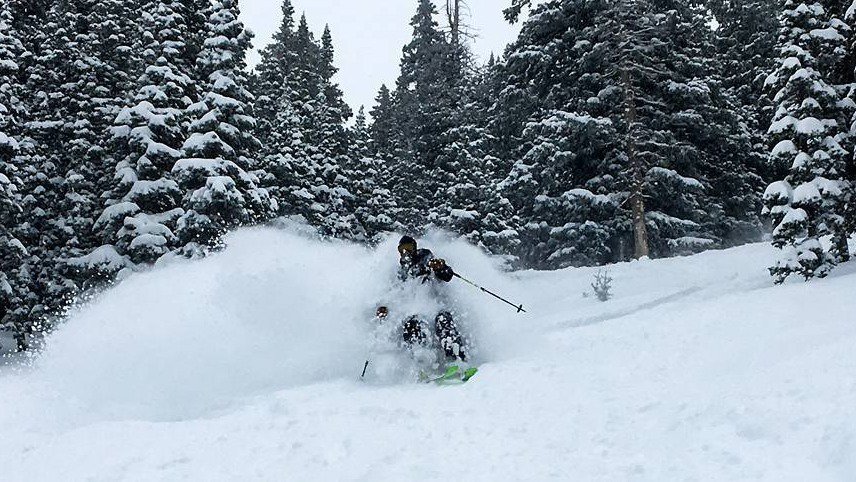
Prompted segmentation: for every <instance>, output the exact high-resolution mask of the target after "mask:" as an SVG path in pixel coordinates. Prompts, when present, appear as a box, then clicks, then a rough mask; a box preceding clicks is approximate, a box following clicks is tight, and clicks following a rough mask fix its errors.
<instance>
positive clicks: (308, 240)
mask: <svg viewBox="0 0 856 482" xmlns="http://www.w3.org/2000/svg"><path fill="white" fill-rule="evenodd" d="M397 240H398V238H397V236H396V237H390V238H389V239H388V240H386V241H385V242H383V243H382V244H381V245H380V246H379V247H378V248H376V249H373V250H369V249H367V248H364V247H360V246H357V245H353V244H347V243H344V242H338V241H331V242H327V241H323V242H322V241H319V240H317V239H315V238H312V237H309V236H306V235H301V234H296V233H295V232H293V231H289V230H283V229H274V228H257V229H246V230H241V231H238V232H236V233H234V234H232V235H231V236H230V237H229V238H228V240H227V243H228V246H229V247H228V248H227V249H226V250H225V251H224V252H222V253H219V254H217V255H214V256H211V257H210V258H208V259H205V260H201V261H193V262H191V261H180V262H175V263H168V264H167V265H166V266H159V267H157V268H154V269H152V270H150V271H148V272H145V273H141V274H138V275H134V276H132V277H130V278H129V279H127V280H125V281H124V282H122V283H121V284H120V285H118V286H117V287H115V288H113V289H111V290H109V291H108V292H106V293H104V294H103V295H102V296H100V297H99V298H98V299H97V300H95V301H94V302H92V303H90V304H88V305H87V306H84V307H82V308H80V309H77V310H76V311H75V312H74V313H72V314H71V315H70V316H69V319H68V321H67V323H65V324H64V325H63V326H62V327H61V328H60V329H59V330H58V331H57V332H56V333H55V334H54V335H52V336H51V337H50V338H49V340H48V341H47V348H46V349H45V352H44V353H43V354H42V356H41V357H40V358H39V359H38V360H37V361H36V363H35V366H34V367H33V369H32V370H31V372H30V373H28V374H27V375H26V378H28V380H27V382H26V387H24V390H26V391H28V392H30V393H31V394H33V395H34V396H37V397H39V398H43V399H44V400H43V401H44V402H45V403H52V405H50V406H49V407H46V406H44V405H43V404H39V403H31V402H23V401H22V403H12V405H18V406H19V410H27V409H28V408H27V407H29V409H32V410H34V411H38V412H39V413H41V415H40V416H39V417H36V418H43V417H44V414H45V413H50V414H51V415H52V416H56V417H58V418H66V417H67V418H69V419H75V420H81V419H84V420H85V419H86V418H88V417H94V418H95V419H96V420H99V419H142V420H156V421H162V420H180V419H185V418H188V417H195V416H204V415H206V414H210V413H215V412H216V411H217V410H219V409H226V408H228V407H229V406H231V405H233V404H234V403H238V402H239V401H240V400H242V399H246V398H248V397H254V396H258V395H263V394H265V393H271V392H275V391H277V390H281V389H284V388H289V387H295V386H300V385H307V384H313V383H318V382H326V381H333V380H340V379H349V380H356V378H357V377H358V376H359V372H360V370H361V369H362V365H363V362H364V361H365V359H366V357H367V356H368V347H369V338H370V333H371V332H372V326H373V324H374V323H375V321H374V320H373V316H374V311H375V308H376V307H377V306H378V305H379V304H388V305H390V307H391V311H392V313H393V316H391V317H390V323H392V322H395V323H396V325H397V323H398V321H399V320H400V319H401V318H402V317H404V316H405V315H407V314H413V313H414V312H415V313H418V314H420V315H422V316H425V317H429V316H433V314H430V313H431V311H432V310H433V307H432V306H431V305H430V303H427V304H426V303H422V304H419V303H420V302H419V299H418V298H419V297H415V298H414V297H409V298H408V297H407V296H406V295H407V290H406V289H402V288H401V287H400V283H399V282H398V281H397V279H396V270H397V267H398V257H397V252H396V244H397ZM422 245H424V246H425V247H429V248H431V249H433V250H434V252H435V253H437V254H438V256H442V257H444V258H445V259H447V260H448V262H449V264H450V265H451V266H453V267H454V268H455V269H456V270H458V271H460V272H461V273H464V274H466V275H467V276H470V277H472V279H473V280H474V281H482V282H485V283H491V286H495V287H496V289H501V290H505V291H507V292H509V293H513V292H514V290H513V285H514V283H513V282H512V281H511V280H510V279H508V278H506V277H505V276H503V275H502V274H500V273H499V271H498V269H497V268H496V266H495V261H494V260H492V259H491V258H488V257H486V256H484V255H483V254H481V252H480V251H479V250H478V249H477V248H475V247H472V246H470V245H467V244H466V243H464V242H461V241H454V240H451V239H448V238H445V237H444V236H443V235H441V234H434V235H432V236H430V237H429V239H428V240H426V241H424V242H422ZM413 288H414V289H416V290H419V289H422V287H421V286H415V287H413ZM437 288H438V289H446V290H448V294H447V302H451V303H452V304H453V306H455V307H456V308H459V311H460V315H461V318H462V320H461V324H462V325H463V329H465V330H466V331H467V333H468V334H469V335H470V336H471V337H472V339H473V340H474V349H475V354H476V355H475V356H476V357H477V358H480V359H481V360H487V359H490V358H492V357H494V358H495V357H501V356H504V354H507V353H508V352H507V351H505V350H503V349H501V347H502V343H503V342H508V341H510V340H519V336H520V333H514V332H513V330H514V328H515V327H517V326H518V325H516V324H515V320H514V316H520V315H516V314H515V313H514V310H512V309H510V308H508V307H505V306H503V305H502V304H500V303H499V302H498V301H495V300H492V299H491V298H488V297H487V296H485V295H484V294H482V293H481V292H479V291H478V290H476V289H474V288H472V287H470V286H467V285H465V284H464V283H462V282H459V281H458V280H455V282H453V283H451V284H449V285H447V286H442V287H437ZM402 296H404V298H402ZM402 299H405V300H409V301H407V302H406V303H400V304H397V303H398V302H399V301H400V300H402ZM423 301H424V300H423ZM407 303H410V305H408V304H407ZM412 303H416V305H412ZM423 312H424V313H423ZM502 333H507V335H506V336H503V335H502ZM483 339H490V343H481V340H483ZM10 378H14V377H10ZM21 378H22V379H21V380H20V382H21V384H22V387H23V386H24V385H25V384H24V383H23V382H24V380H23V378H24V377H21ZM0 382H8V383H13V382H14V380H11V379H7V380H2V379H0ZM4 391H6V390H3V389H0V393H2V392H4ZM35 392H38V394H35ZM3 398H4V396H3V395H0V405H7V404H6V403H4V402H6V401H8V400H5V401H4V400H2V399H3ZM52 401H54V402H52ZM68 410H76V412H75V413H68ZM10 416H15V417H20V416H26V414H23V413H16V414H14V415H13V414H10ZM2 418H3V417H2V415H0V424H2Z"/></svg>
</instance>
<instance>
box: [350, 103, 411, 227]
mask: <svg viewBox="0 0 856 482" xmlns="http://www.w3.org/2000/svg"><path fill="white" fill-rule="evenodd" d="M350 139H351V152H350V154H349V157H350V159H352V160H353V161H352V162H353V170H352V172H353V176H354V177H353V179H352V180H351V184H352V185H353V189H354V197H355V198H356V199H355V203H354V212H355V214H356V217H357V219H358V220H359V222H360V225H361V226H362V227H363V229H365V233H366V234H365V235H366V238H367V239H368V240H369V241H371V240H374V239H376V238H377V237H378V235H380V234H382V233H386V232H392V231H395V230H396V229H398V228H399V226H396V225H395V223H394V221H393V215H394V212H395V200H394V199H393V197H392V192H390V190H389V189H386V188H385V186H384V184H385V183H384V178H385V177H386V172H387V169H388V167H387V165H386V163H385V162H384V160H383V159H382V158H378V157H376V156H374V155H373V153H372V151H371V137H370V135H369V127H368V125H367V121H366V114H365V109H364V108H363V107H360V110H359V111H358V112H357V117H356V120H355V122H354V125H353V126H352V127H351V128H350Z"/></svg>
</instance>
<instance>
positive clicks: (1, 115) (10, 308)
mask: <svg viewBox="0 0 856 482" xmlns="http://www.w3.org/2000/svg"><path fill="white" fill-rule="evenodd" d="M18 34H19V33H18V32H17V31H15V30H14V28H13V18H12V12H11V10H10V9H9V6H8V4H4V5H0V330H4V331H12V332H13V334H14V335H13V336H15V337H16V338H17V339H18V340H21V341H23V336H24V333H25V332H26V330H27V327H26V326H25V325H24V324H23V323H22V321H23V320H22V319H21V317H19V316H15V315H16V311H19V310H20V309H21V308H22V307H23V305H24V304H25V299H26V296H27V286H26V284H24V283H22V282H21V281H22V280H21V270H22V261H23V257H24V255H25V254H26V249H25V248H24V245H23V244H22V243H21V241H20V240H19V239H18V238H17V237H16V235H15V230H16V228H17V226H18V224H19V223H20V216H21V214H22V209H21V192H20V187H21V186H20V184H21V183H20V178H19V173H18V167H17V166H16V165H15V163H16V161H18V159H16V156H17V154H18V150H19V144H18V140H17V138H18V137H20V136H21V133H22V126H21V122H22V118H21V115H22V114H23V113H24V112H23V109H22V107H23V106H22V105H21V99H20V95H21V92H20V84H19V80H18V76H19V74H20V68H21V67H20V66H19V64H18V61H17V59H20V58H21V56H22V54H23V53H24V46H23V44H22V43H21V42H20V40H18Z"/></svg>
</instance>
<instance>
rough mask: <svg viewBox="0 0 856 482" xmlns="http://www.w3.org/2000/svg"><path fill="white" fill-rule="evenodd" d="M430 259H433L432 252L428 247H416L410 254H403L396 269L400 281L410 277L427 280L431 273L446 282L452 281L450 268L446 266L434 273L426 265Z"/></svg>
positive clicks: (453, 273)
mask: <svg viewBox="0 0 856 482" xmlns="http://www.w3.org/2000/svg"><path fill="white" fill-rule="evenodd" d="M432 259H434V253H432V252H431V250H430V249H417V250H416V252H415V253H413V255H412V256H405V257H403V258H401V259H400V260H399V263H400V264H401V267H400V268H399V269H398V277H399V278H400V279H401V280H402V281H404V280H407V279H410V278H422V280H423V281H427V280H429V279H431V277H432V275H433V276H434V277H436V278H437V279H439V280H442V281H445V282H447V283H448V282H449V281H452V278H453V277H454V276H455V272H454V271H453V270H452V268H450V267H448V266H446V267H444V268H443V269H441V270H440V271H437V272H436V273H435V272H433V271H432V270H431V268H430V267H428V263H429V262H430V261H431V260H432Z"/></svg>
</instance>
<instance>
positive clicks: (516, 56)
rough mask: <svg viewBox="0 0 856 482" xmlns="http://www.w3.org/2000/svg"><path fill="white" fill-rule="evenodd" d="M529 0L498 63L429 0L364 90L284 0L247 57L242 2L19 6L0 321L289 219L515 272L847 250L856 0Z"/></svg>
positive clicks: (2, 10) (27, 329) (9, 22)
mask: <svg viewBox="0 0 856 482" xmlns="http://www.w3.org/2000/svg"><path fill="white" fill-rule="evenodd" d="M497 3H499V2H497ZM503 3H506V2H503ZM508 3H511V4H510V5H508V4H504V5H499V4H498V5H497V8H498V9H502V8H505V16H506V18H507V20H508V21H509V22H521V23H522V31H521V33H520V35H519V38H517V40H516V41H514V42H513V43H512V44H510V45H508V46H507V48H506V49H505V51H504V52H502V53H497V55H496V56H494V57H492V58H491V59H490V60H489V61H488V62H486V63H483V62H480V61H479V60H478V59H477V57H476V56H475V55H474V54H473V53H472V51H471V48H470V46H469V40H468V35H467V31H466V29H465V28H463V22H462V20H461V17H460V16H459V14H458V9H457V8H456V7H457V4H458V2H457V1H455V0H450V8H449V9H448V10H444V11H439V10H438V9H437V8H436V7H435V6H434V4H433V3H432V2H431V1H430V0H418V1H417V0H413V4H414V5H413V7H414V15H413V17H412V21H411V25H412V32H413V35H412V39H411V40H410V42H409V43H408V44H407V45H405V46H404V47H403V50H402V56H401V63H400V75H399V77H398V80H397V82H396V83H395V85H389V86H386V85H384V86H378V88H379V90H378V94H377V97H376V103H375V105H373V106H367V107H366V108H360V109H358V110H357V112H354V111H352V109H351V108H350V107H349V106H348V105H347V104H346V103H345V101H344V100H343V93H342V90H341V88H340V87H339V86H338V85H337V83H336V81H335V78H336V73H337V68H336V60H335V51H334V48H333V38H334V37H333V35H334V34H335V32H331V30H330V29H326V30H324V32H323V33H322V34H321V35H320V38H319V36H317V34H316V33H313V32H312V31H311V30H310V28H309V26H308V23H307V20H306V18H305V17H300V16H298V12H295V9H294V7H293V6H292V4H291V2H290V0H285V1H284V2H283V4H282V5H281V8H282V11H283V13H284V20H283V23H282V25H281V26H280V28H279V30H278V32H277V33H276V35H275V36H274V40H273V42H272V43H271V44H269V45H267V46H265V47H264V49H263V50H262V61H261V63H260V64H259V65H258V66H257V67H256V68H254V69H252V70H250V69H248V68H247V65H246V61H245V57H246V53H247V51H248V49H249V48H250V46H251V43H252V34H251V33H250V32H249V31H248V30H247V29H246V28H245V27H244V25H243V24H242V23H241V21H240V20H239V13H240V12H239V8H240V4H239V1H238V0H142V1H140V2H127V1H124V0H74V1H72V0H6V1H3V2H2V3H0V221H2V231H0V251H2V255H0V316H2V318H0V327H1V328H2V329H3V330H6V331H10V332H12V333H14V335H15V337H16V338H17V339H18V345H19V346H18V348H19V349H22V350H23V349H26V346H27V343H28V338H29V337H30V336H31V335H32V334H34V333H37V332H40V331H41V330H44V329H46V328H47V327H48V326H49V324H50V320H52V319H53V318H54V317H55V316H57V315H58V314H61V313H62V310H63V309H64V308H65V307H67V306H68V304H69V303H71V302H72V301H73V300H75V299H77V298H79V297H81V296H83V295H85V294H86V293H89V292H92V291H94V290H98V289H102V288H103V287H105V286H108V285H110V284H112V283H115V282H117V281H120V280H122V279H124V278H126V277H127V276H128V275H129V274H131V273H134V272H137V271H141V270H145V269H147V267H149V266H151V265H152V264H155V263H158V262H164V261H167V260H169V259H170V258H174V257H185V258H197V257H204V256H206V255H207V254H208V253H210V252H212V251H216V250H218V249H221V248H222V247H223V242H222V239H221V238H222V236H223V235H224V233H226V232H228V231H230V230H232V229H234V228H236V227H239V226H247V225H258V224H264V223H271V222H283V220H298V221H300V222H304V223H307V224H309V225H311V226H313V227H314V228H315V229H317V231H318V233H319V235H321V236H324V237H331V238H343V239H348V240H353V241H357V242H362V243H369V244H371V243H375V242H377V241H378V240H380V239H381V238H382V237H383V236H384V235H385V233H389V232H398V233H404V232H409V233H414V234H419V233H422V232H424V231H425V230H426V229H429V228H440V229H443V230H446V231H449V232H451V233H454V234H456V235H459V236H462V237H464V238H466V239H467V240H468V241H469V242H471V243H473V244H475V245H477V246H479V247H480V248H482V249H483V250H484V251H486V252H488V253H491V254H494V255H498V256H501V257H503V258H504V259H505V260H506V262H507V266H508V267H509V268H514V269H517V268H533V269H539V270H550V269H559V268H565V267H571V266H597V265H604V264H610V263H616V262H620V261H626V260H631V259H637V258H642V257H651V258H663V257H673V256H681V255H688V254H694V253H698V252H701V251H704V250H710V249H721V248H728V247H733V246H736V245H740V244H745V243H749V242H757V241H761V240H763V239H765V238H769V239H770V240H771V242H772V243H773V245H774V246H775V247H776V248H779V253H780V257H779V260H778V261H777V262H776V263H775V264H774V265H773V266H770V272H771V274H772V281H774V282H779V283H781V282H783V281H785V279H787V278H788V277H791V276H793V277H797V278H799V277H802V278H805V279H811V278H817V277H824V276H826V275H827V274H829V273H830V272H831V271H832V270H833V269H834V268H835V267H836V266H837V265H839V264H841V263H844V262H846V261H848V260H849V257H850V253H849V248H848V240H849V239H850V237H851V236H852V235H853V234H854V232H856V197H854V195H853V191H854V183H856V162H854V151H856V124H854V122H853V120H854V114H856V76H854V69H856V32H854V28H856V4H854V5H850V2H849V1H843V0H842V1H828V0H818V1H815V2H811V1H809V0H807V1H805V2H802V1H794V0H697V1H686V0H549V1H546V2H542V3H538V4H536V5H530V2H529V1H528V0H513V1H512V0H508ZM399 47H400V46H394V48H396V49H398V48H399ZM366 55H371V53H370V52H366Z"/></svg>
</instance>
